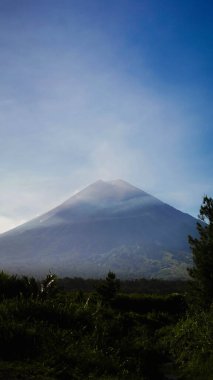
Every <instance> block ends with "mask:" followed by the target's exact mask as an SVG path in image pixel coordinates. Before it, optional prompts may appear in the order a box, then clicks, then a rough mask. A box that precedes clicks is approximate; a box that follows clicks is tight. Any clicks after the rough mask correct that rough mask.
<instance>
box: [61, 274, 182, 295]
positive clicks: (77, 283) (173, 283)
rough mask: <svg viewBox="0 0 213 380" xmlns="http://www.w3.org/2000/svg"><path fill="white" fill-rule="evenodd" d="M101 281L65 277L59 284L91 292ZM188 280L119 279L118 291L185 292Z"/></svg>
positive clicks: (70, 288) (62, 286)
mask: <svg viewBox="0 0 213 380" xmlns="http://www.w3.org/2000/svg"><path fill="white" fill-rule="evenodd" d="M102 282H103V279H84V278H81V277H74V278H70V277H65V278H62V279H59V286H61V288H62V289H64V290H66V291H79V290H81V291H83V292H93V291H94V290H95V289H96V288H97V287H99V286H100V285H101V284H102ZM187 288H188V282H187V281H183V280H162V279H154V278H151V279H146V278H141V279H134V280H120V291H121V292H122V293H141V294H169V293H185V292H186V291H187Z"/></svg>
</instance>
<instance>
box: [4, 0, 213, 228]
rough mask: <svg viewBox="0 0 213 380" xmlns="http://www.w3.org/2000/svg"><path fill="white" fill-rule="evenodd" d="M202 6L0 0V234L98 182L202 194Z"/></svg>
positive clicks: (207, 150)
mask: <svg viewBox="0 0 213 380" xmlns="http://www.w3.org/2000/svg"><path fill="white" fill-rule="evenodd" d="M212 19H213V4H212V2H211V1H205V2H202V1H197V0H194V1H189V0H185V1H183V0H172V1H171V0H162V1H158V0H149V1H148V0H122V1H121V0H113V1H111V0H108V1H104V0H78V1H77V0H76V1H73V0H60V1H59V0H58V1H56V0H36V1H34V0H0V143H1V149H0V174H1V186H0V232H3V231H5V230H7V229H9V228H12V227H13V226H15V225H18V224H20V223H22V222H24V221H27V220H29V219H31V218H33V217H35V216H37V215H39V214H41V213H43V212H45V211H47V210H49V209H50V208H52V207H54V206H56V205H57V204H59V203H60V202H62V201H64V200H65V199H66V198H68V197H70V196H71V195H72V194H73V193H75V192H76V191H78V190H80V189H82V188H83V187H85V186H86V185H88V184H89V183H91V182H93V181H96V180H97V179H99V178H102V179H106V180H108V179H109V180H110V179H115V178H122V179H124V180H126V181H129V182H130V183H132V184H133V185H136V186H138V187H140V188H142V189H143V190H144V191H147V192H149V193H151V194H152V195H154V196H156V197H158V198H160V199H161V200H163V201H165V202H167V203H170V204H171V205H173V206H174V207H176V208H178V209H180V210H182V211H185V212H188V213H191V214H192V215H197V214H198V211H199V207H200V204H201V202H202V197H203V195H204V194H207V195H209V196H213V165H212V162H213V148H212V141H213V126H212V119H213V115H212V114H213V107H212V100H213V83H212V82H213V73H212V62H213V41H212V40H213V23H212Z"/></svg>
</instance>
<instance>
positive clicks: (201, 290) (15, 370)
mask: <svg viewBox="0 0 213 380" xmlns="http://www.w3.org/2000/svg"><path fill="white" fill-rule="evenodd" d="M212 210H213V201H212V200H211V198H210V199H209V198H207V197H205V198H204V203H203V205H202V207H201V216H202V218H205V217H207V218H208V220H207V222H208V223H207V224H202V223H199V224H198V232H199V234H200V238H199V239H198V238H196V239H194V238H192V237H190V238H189V240H190V245H191V247H192V253H193V259H194V266H193V267H192V269H191V270H190V271H189V273H190V275H191V276H192V280H191V286H190V287H189V288H188V289H187V288H186V283H185V282H182V283H181V282H178V281H177V282H174V283H173V282H171V281H168V282H167V281H160V280H144V279H141V280H134V281H119V280H118V279H117V278H116V276H115V274H114V273H112V272H109V273H108V276H107V277H106V279H105V280H82V279H62V280H59V279H57V278H56V276H55V275H53V274H48V275H47V276H46V278H45V279H44V280H43V281H41V282H39V281H37V280H35V279H34V278H28V277H26V276H23V277H18V276H14V275H9V274H6V273H4V272H1V273H0V380H1V379H2V380H3V379H9V380H18V379H21V380H72V379H73V380H80V379H91V380H98V379H100V380H139V379H140V380H168V379H175V380H212V379H213V375H212V368H213V304H212V297H213V293H212V273H213V267H212V255H213V250H212V247H213V245H212V242H213V235H212V234H213V227H212V225H213V211H212ZM192 285H193V286H192ZM125 289H126V291H125ZM178 290H179V291H178Z"/></svg>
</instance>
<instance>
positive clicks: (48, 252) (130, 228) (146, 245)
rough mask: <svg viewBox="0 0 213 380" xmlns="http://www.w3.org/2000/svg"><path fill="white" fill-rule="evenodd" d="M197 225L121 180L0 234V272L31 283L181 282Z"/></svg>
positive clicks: (104, 183)
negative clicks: (41, 279)
mask: <svg viewBox="0 0 213 380" xmlns="http://www.w3.org/2000/svg"><path fill="white" fill-rule="evenodd" d="M196 222H197V220H196V219H195V218H193V217H192V216H190V215H188V214H185V213H183V212H181V211H179V210H177V209H175V208H174V207H171V206H169V205H168V204H166V203H164V202H162V201H160V200H159V199H157V198H155V197H153V196H152V195H150V194H148V193H146V192H144V191H142V190H140V189H138V188H137V187H134V186H132V185H131V184H129V183H127V182H125V181H123V180H114V181H102V180H99V181H97V182H95V183H93V184H91V185H89V186H88V187H86V188H85V189H83V190H82V191H80V192H78V193H77V194H75V195H74V196H72V197H71V198H69V199H68V200H67V201H65V202H64V203H62V204H61V205H60V206H58V207H56V208H54V209H52V210H51V211H49V212H47V213H45V214H43V215H41V216H40V217H37V218H35V219H33V220H31V221H29V222H27V223H25V224H23V225H21V226H20V227H17V228H15V229H13V230H11V231H9V232H7V233H4V234H2V235H1V236H0V265H1V269H3V270H6V271H9V272H13V273H14V272H15V273H19V274H20V273H21V274H33V275H43V274H46V273H47V272H49V271H52V272H54V273H56V274H58V275H60V276H81V277H102V276H104V275H105V274H106V273H107V272H108V271H109V270H111V271H114V272H115V273H116V274H117V275H119V276H120V277H123V278H138V277H163V278H177V277H185V275H186V266H189V265H190V260H191V254H190V251H189V246H188V240H187V236H188V235H189V234H191V235H195V234H196Z"/></svg>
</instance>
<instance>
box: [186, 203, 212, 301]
mask: <svg viewBox="0 0 213 380" xmlns="http://www.w3.org/2000/svg"><path fill="white" fill-rule="evenodd" d="M199 219H200V222H198V223H197V230H198V234H199V238H193V237H192V236H189V244H190V247H191V249H192V256H193V267H192V268H190V269H189V270H188V271H189V274H190V276H191V277H192V279H193V287H194V291H195V292H194V293H195V294H196V298H197V300H198V301H199V303H200V305H202V306H204V307H207V308H208V307H209V306H210V305H211V303H212V302H213V199H212V198H208V197H207V196H205V197H204V198H203V204H202V205H201V208H200V215H199Z"/></svg>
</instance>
